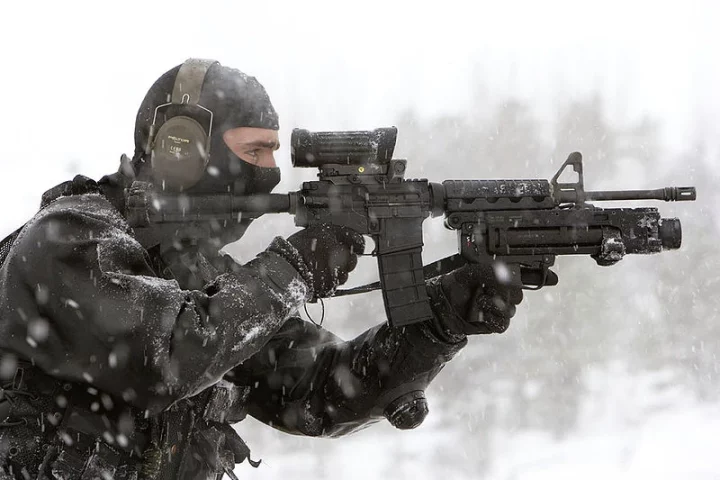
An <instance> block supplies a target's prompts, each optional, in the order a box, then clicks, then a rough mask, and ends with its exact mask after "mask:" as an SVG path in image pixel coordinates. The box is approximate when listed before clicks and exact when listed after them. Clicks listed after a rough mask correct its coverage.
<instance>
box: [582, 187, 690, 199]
mask: <svg viewBox="0 0 720 480" xmlns="http://www.w3.org/2000/svg"><path fill="white" fill-rule="evenodd" d="M696 196H697V194H696V192H695V187H665V188H657V189H654V190H609V191H596V192H585V200H596V201H603V200H662V201H665V202H683V201H692V200H695V198H696Z"/></svg>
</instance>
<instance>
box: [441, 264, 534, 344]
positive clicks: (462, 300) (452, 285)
mask: <svg viewBox="0 0 720 480" xmlns="http://www.w3.org/2000/svg"><path fill="white" fill-rule="evenodd" d="M506 272H507V269H506V267H504V265H501V264H499V263H495V264H494V265H492V264H467V265H465V266H463V267H461V268H458V269H456V270H453V271H452V272H450V273H447V274H445V275H441V276H439V277H436V278H434V279H432V280H430V281H429V282H428V294H429V295H430V300H431V305H432V308H433V312H434V313H435V317H436V318H435V321H434V325H435V327H436V328H435V330H436V331H437V332H438V333H439V334H440V336H441V338H449V337H452V336H464V335H475V334H487V333H502V332H504V331H505V330H507V328H508V326H509V325H510V319H511V318H512V317H513V316H514V315H515V307H516V306H517V305H518V304H519V303H520V302H521V301H522V299H523V291H522V288H521V286H519V285H513V284H510V282H509V281H508V275H507V273H506Z"/></svg>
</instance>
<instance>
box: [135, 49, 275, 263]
mask: <svg viewBox="0 0 720 480" xmlns="http://www.w3.org/2000/svg"><path fill="white" fill-rule="evenodd" d="M179 70H180V65H178V66H176V67H175V68H173V69H171V70H169V71H167V72H166V73H165V74H163V75H162V76H161V77H160V78H159V79H158V80H157V81H156V82H155V83H154V84H153V86H152V87H150V90H148V93H147V95H146V96H145V99H144V100H143V102H142V104H141V105H140V108H139V109H138V114H137V118H136V121H135V155H134V156H133V162H132V165H133V168H134V170H135V174H136V176H137V178H138V179H140V180H149V179H150V178H151V172H150V168H151V164H150V158H149V155H148V154H146V148H147V143H148V136H149V132H150V126H151V125H152V122H153V115H154V114H155V109H156V107H157V106H158V105H162V104H165V103H168V102H169V101H170V98H171V96H172V91H173V87H174V85H175V78H176V76H177V74H178V71H179ZM198 104H199V105H202V106H203V107H205V108H207V109H208V110H210V111H212V112H213V123H212V133H211V136H210V148H209V154H210V155H209V163H208V167H207V168H206V170H205V173H204V175H203V177H202V178H201V179H200V181H199V182H198V183H197V184H195V185H194V186H192V187H189V188H187V189H185V191H184V192H183V193H184V194H186V195H202V194H212V193H227V192H232V193H234V194H236V195H248V194H254V193H269V192H270V191H271V190H272V189H273V188H274V187H275V186H276V185H277V184H278V183H279V181H280V170H279V169H278V168H263V167H257V166H255V165H252V164H250V163H248V162H245V161H243V160H241V159H240V158H238V157H237V156H236V155H235V154H234V153H233V152H232V151H231V150H230V149H229V148H228V146H227V145H226V144H225V141H224V140H223V133H225V132H226V131H227V130H230V129H233V128H237V127H257V128H267V129H271V130H278V128H279V122H278V115H277V113H276V112H275V109H274V108H273V106H272V103H271V102H270V97H269V96H268V94H267V92H266V91H265V88H263V86H262V85H261V84H260V82H258V81H257V79H256V78H255V77H251V76H248V75H246V74H244V73H243V72H241V71H240V70H237V69H234V68H229V67H225V66H223V65H220V64H219V63H214V64H213V65H212V66H210V68H209V69H208V71H207V74H206V75H205V80H204V82H203V86H202V90H201V93H200V100H199V101H198ZM175 108H176V107H171V108H168V109H161V111H160V112H159V113H158V118H157V120H156V129H157V128H158V127H159V126H160V125H161V124H162V123H163V122H164V121H165V120H166V119H167V117H168V116H170V115H172V114H173V113H174V112H176V111H177V110H174V109H175ZM182 114H184V115H187V109H186V110H185V111H183V113H182ZM188 116H190V115H188ZM198 121H199V122H200V123H201V124H202V125H204V126H205V125H206V124H207V120H205V121H204V122H203V121H201V120H200V119H198ZM251 221H252V220H250V219H241V220H240V221H239V222H237V223H233V224H230V225H229V224H223V225H221V224H218V223H216V222H211V223H208V224H197V223H194V224H173V225H163V226H157V227H153V229H154V230H156V231H155V232H154V233H155V235H153V237H155V238H157V239H158V240H157V243H159V244H160V245H161V250H162V251H166V252H167V251H168V250H171V249H175V250H178V249H179V247H181V248H182V249H185V248H187V247H188V246H189V245H198V246H200V247H202V248H201V251H202V252H203V253H204V254H205V255H206V256H209V255H213V254H216V253H217V251H218V250H219V249H220V248H221V247H222V246H224V245H226V244H228V243H231V242H233V241H235V240H238V239H239V238H240V237H241V236H242V235H243V234H244V233H245V230H247V228H248V226H249V225H250V223H251ZM151 243H155V242H154V241H153V242H151ZM146 246H147V247H149V246H151V245H146Z"/></svg>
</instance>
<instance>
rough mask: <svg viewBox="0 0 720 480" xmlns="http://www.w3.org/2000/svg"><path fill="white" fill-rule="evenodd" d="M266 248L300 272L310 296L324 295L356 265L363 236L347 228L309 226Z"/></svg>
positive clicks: (332, 291)
mask: <svg viewBox="0 0 720 480" xmlns="http://www.w3.org/2000/svg"><path fill="white" fill-rule="evenodd" d="M268 250H269V251H271V252H275V253H277V254H279V255H281V256H282V257H283V258H285V260H287V261H288V262H289V263H290V264H291V265H293V266H294V267H295V268H296V269H297V271H298V272H300V275H302V277H303V278H304V279H305V282H306V283H307V284H308V287H310V288H311V289H312V291H313V292H312V293H313V294H312V297H313V298H327V297H330V296H332V294H333V293H334V292H335V289H336V288H337V287H338V286H339V285H342V284H344V283H345V282H347V279H348V275H349V273H350V272H351V271H353V269H354V268H355V267H356V266H357V257H358V255H362V253H363V252H364V251H365V239H364V238H363V236H362V235H360V234H359V233H357V232H355V231H354V230H351V229H349V228H345V227H340V226H337V225H330V224H323V225H312V226H310V227H308V228H306V229H304V230H300V231H299V232H297V233H295V234H293V235H291V236H290V237H288V239H287V240H284V239H283V238H282V237H277V238H275V240H273V242H272V243H271V244H270V246H269V247H268Z"/></svg>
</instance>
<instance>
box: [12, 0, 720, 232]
mask: <svg viewBox="0 0 720 480" xmlns="http://www.w3.org/2000/svg"><path fill="white" fill-rule="evenodd" d="M719 20H720V6H719V5H718V2H712V1H705V2H701V1H697V2H693V1H683V2H677V1H675V2H669V1H668V2H663V1H604V2H578V1H543V2H533V1H525V2H523V1H505V2H482V1H468V2H461V1H452V0H446V1H443V2H421V1H414V2H410V1H408V2H401V1H398V2H390V1H386V2H382V1H374V0H373V1H363V2H342V1H303V2H290V1H288V2H280V1H262V2H261V1H256V2H249V1H245V0H242V1H227V2H224V1H203V2H188V1H184V0H181V1H156V2H147V1H134V0H126V1H123V2H113V4H112V5H109V4H108V3H107V2H89V1H87V2H81V1H74V2H73V1H68V2H49V1H47V2H45V1H28V2H11V3H9V4H8V5H6V6H5V7H4V13H3V16H2V19H0V51H1V52H2V58H3V72H2V73H3V74H2V75H0V89H1V90H0V91H2V92H3V93H4V104H5V113H4V115H2V117H1V119H0V131H2V132H3V138H4V142H3V146H4V149H3V152H2V157H1V158H2V160H0V161H2V168H3V170H2V171H3V174H4V178H5V179H12V180H11V181H6V182H5V187H6V188H5V189H3V190H2V192H1V193H0V195H2V197H0V199H1V200H2V201H3V204H5V205H8V203H7V202H12V203H13V204H14V205H16V208H13V209H12V211H10V212H7V213H6V214H4V221H3V222H2V223H0V230H1V231H0V233H3V232H9V231H10V230H11V229H12V228H13V226H14V225H17V224H19V223H21V222H22V221H24V220H25V219H27V218H28V217H29V216H30V215H32V214H33V213H34V211H35V209H36V207H37V203H38V198H39V196H40V194H41V193H42V191H44V190H45V189H46V188H48V187H49V186H52V185H53V184H55V183H58V182H60V181H63V180H65V179H67V178H69V177H71V176H72V175H74V174H76V173H84V174H85V175H88V176H91V177H94V178H98V177H100V176H101V175H103V174H105V173H109V172H111V171H114V170H115V168H116V166H117V160H118V158H119V155H120V153H122V152H127V153H132V149H133V144H132V132H133V123H134V117H135V112H136V109H137V106H138V104H139V102H140V101H141V99H142V97H143V96H144V94H145V92H146V90H147V88H148V87H149V86H150V85H151V84H152V82H153V81H154V80H155V79H156V78H157V77H158V76H159V75H160V74H161V73H163V72H164V71H166V70H167V69H169V68H171V67H172V66H174V65H177V64H178V63H181V62H182V61H183V60H184V59H186V58H188V57H193V56H196V57H205V58H216V59H218V60H220V61H221V62H222V63H224V64H226V65H231V66H234V67H238V68H240V69H242V70H244V71H246V72H247V73H250V74H252V75H255V76H257V77H258V78H259V79H260V81H261V82H262V83H263V84H264V85H265V86H266V88H267V90H268V92H269V93H270V96H271V98H272V99H273V102H274V104H275V106H276V108H277V110H278V111H279V113H280V115H281V122H282V130H281V139H282V140H283V141H284V142H285V145H287V143H288V139H289V133H290V130H291V129H292V128H293V127H296V126H303V127H307V128H311V129H312V128H322V129H342V128H373V127H375V126H384V125H388V124H391V123H393V121H394V120H395V118H396V116H397V113H398V112H399V111H401V110H403V109H406V108H413V109H415V110H417V111H418V112H419V113H420V114H422V115H424V116H431V115H435V114H438V113H446V112H468V111H469V109H470V108H471V107H472V106H473V105H477V103H475V102H473V99H474V98H476V97H478V96H479V97H480V100H482V101H483V102H491V103H492V102H493V101H496V100H497V101H499V100H501V99H503V98H506V97H507V96H515V97H519V98H522V99H525V100H528V101H530V102H531V103H532V104H533V105H534V108H535V112H536V115H538V116H539V117H540V118H543V116H544V115H548V118H552V113H553V108H555V107H556V106H557V105H558V104H562V103H563V102H567V101H570V100H572V99H573V98H581V97H583V96H584V95H587V94H589V93H591V92H594V91H599V92H600V93H602V94H603V95H604V97H605V98H606V99H607V100H608V105H607V107H608V109H607V112H608V116H609V119H610V120H611V121H616V122H623V121H627V120H628V119H633V118H638V117H640V116H642V115H645V114H649V115H651V116H653V117H655V118H657V119H659V120H660V121H661V122H662V124H663V138H662V140H663V142H664V143H665V144H666V145H667V146H669V147H671V148H673V149H675V150H680V149H682V147H683V146H684V145H685V143H686V142H689V141H691V140H693V139H694V138H695V137H696V136H697V135H703V136H706V137H708V138H718V136H719V135H718V134H720V127H718V125H720V122H719V121H718V120H720V118H718V117H720V115H719V114H718V112H720V96H719V94H718V93H717V85H720V64H719V62H718V56H717V45H718V44H720V34H719V33H718V28H717V25H718V21H719ZM401 134H402V132H401ZM278 160H279V163H280V164H281V167H283V168H289V167H290V162H289V158H288V155H287V150H281V151H280V154H279V158H278ZM30 176H33V178H38V183H37V184H36V183H32V184H30V185H27V184H22V182H21V181H20V180H19V178H23V177H30ZM477 176H479V177H481V176H482V172H478V173H477ZM5 211H7V209H5Z"/></svg>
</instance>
